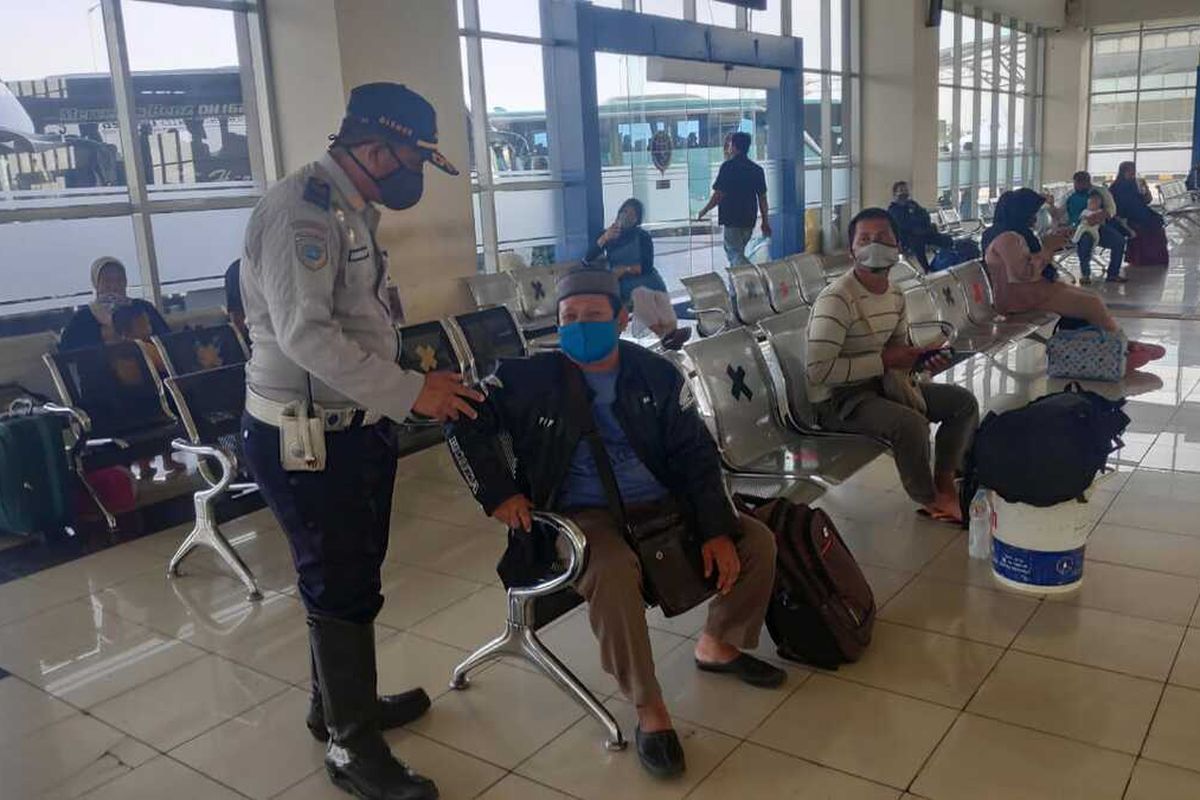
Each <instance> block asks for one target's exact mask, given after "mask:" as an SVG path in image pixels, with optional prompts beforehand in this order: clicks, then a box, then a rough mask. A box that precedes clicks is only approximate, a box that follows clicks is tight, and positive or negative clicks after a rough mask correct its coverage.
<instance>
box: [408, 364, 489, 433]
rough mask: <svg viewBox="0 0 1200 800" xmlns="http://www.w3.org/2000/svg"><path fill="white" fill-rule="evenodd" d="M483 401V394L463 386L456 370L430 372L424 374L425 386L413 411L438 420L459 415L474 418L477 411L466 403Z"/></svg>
mask: <svg viewBox="0 0 1200 800" xmlns="http://www.w3.org/2000/svg"><path fill="white" fill-rule="evenodd" d="M468 400H474V401H475V402H477V403H482V402H483V395H482V394H480V393H479V392H477V391H475V390H474V389H471V388H469V387H467V386H463V382H462V375H459V374H458V373H457V372H430V373H427V374H426V375H425V388H423V389H421V393H420V394H419V395H417V401H416V402H415V403H413V411H416V412H417V413H418V414H423V415H425V416H426V417H432V418H433V419H436V420H437V421H438V422H445V421H446V420H455V419H458V418H459V416H460V415H464V416H466V417H469V418H470V419H475V418H476V417H478V416H479V413H478V412H477V411H476V410H475V409H474V408H473V407H472V406H471V404H470V403H468V402H467V401H468Z"/></svg>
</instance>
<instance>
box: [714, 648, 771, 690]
mask: <svg viewBox="0 0 1200 800" xmlns="http://www.w3.org/2000/svg"><path fill="white" fill-rule="evenodd" d="M696 668H697V669H699V670H701V671H703V672H719V673H723V674H725V675H733V676H735V677H737V678H740V679H741V680H742V681H743V682H745V683H748V684H750V685H751V686H757V687H759V688H761V689H774V688H775V687H777V686H782V685H783V682H784V681H785V680H787V673H786V672H784V671H783V670H782V669H780V668H779V667H777V666H775V665H773V664H768V663H767V662H766V661H763V660H762V659H760V658H755V657H754V656H752V655H750V654H749V653H740V654H738V657H737V658H735V659H733V660H732V661H726V662H725V663H724V664H715V663H712V662H708V661H701V660H700V659H696Z"/></svg>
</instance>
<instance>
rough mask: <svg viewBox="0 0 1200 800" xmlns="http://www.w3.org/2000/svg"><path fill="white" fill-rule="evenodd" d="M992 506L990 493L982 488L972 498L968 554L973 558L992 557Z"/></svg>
mask: <svg viewBox="0 0 1200 800" xmlns="http://www.w3.org/2000/svg"><path fill="white" fill-rule="evenodd" d="M991 506H992V504H991V503H990V502H989V501H988V491H987V489H984V488H982V487H980V488H979V489H978V490H977V491H976V492H975V496H974V497H973V498H971V525H970V538H969V539H968V540H967V552H968V553H969V554H970V556H971V558H991V557H992V508H991Z"/></svg>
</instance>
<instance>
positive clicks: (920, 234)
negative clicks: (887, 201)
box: [887, 181, 954, 272]
mask: <svg viewBox="0 0 1200 800" xmlns="http://www.w3.org/2000/svg"><path fill="white" fill-rule="evenodd" d="M887 213H888V216H890V217H891V218H892V221H893V222H895V223H896V228H897V229H898V230H899V232H900V233H899V236H900V246H901V247H902V248H903V249H904V252H906V253H911V254H912V256H913V257H914V258H916V259H917V261H918V262H920V264H921V269H923V270H925V271H926V272H929V256H928V255H927V254H926V252H925V251H926V249H927V248H929V246H930V245H932V246H934V247H936V248H938V249H939V250H940V249H941V248H943V247H950V246H951V245H953V244H954V239H952V238H951V237H949V236H947V235H946V234H944V233H939V232H938V229H937V227H936V226H935V225H934V224H933V220H932V219H930V217H929V212H928V211H926V210H925V209H924V208H922V207H921V204H920V203H918V202H917V201H916V200H913V199H912V196H911V195H910V194H909V190H908V182H907V181H896V182H895V183H894V184H892V204H891V205H890V206H888V210H887Z"/></svg>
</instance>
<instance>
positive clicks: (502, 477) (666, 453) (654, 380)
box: [446, 341, 738, 541]
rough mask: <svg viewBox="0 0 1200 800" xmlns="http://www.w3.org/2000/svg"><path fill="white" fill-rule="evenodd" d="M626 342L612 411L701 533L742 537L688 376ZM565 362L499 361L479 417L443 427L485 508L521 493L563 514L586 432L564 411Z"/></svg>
mask: <svg viewBox="0 0 1200 800" xmlns="http://www.w3.org/2000/svg"><path fill="white" fill-rule="evenodd" d="M620 348H621V359H620V371H619V373H618V375H617V400H616V403H615V404H614V409H613V410H614V413H615V414H616V417H617V421H618V422H619V423H620V424H621V428H622V429H623V430H624V432H625V435H626V436H627V437H628V439H629V444H630V445H631V446H632V447H633V449H634V452H636V453H637V456H638V458H639V459H640V460H641V462H642V463H643V464H645V465H646V467H647V468H648V469H649V470H650V472H651V473H652V474H653V475H654V477H655V478H656V479H657V480H658V481H659V483H661V484H662V485H663V486H665V487H667V489H668V490H669V491H670V492H671V495H672V496H673V497H674V498H675V499H676V500H677V501H678V502H679V503H680V505H681V506H682V507H683V508H684V509H685V512H686V513H687V515H688V517H689V519H690V522H691V523H692V526H693V530H695V531H696V533H697V534H698V535H699V537H700V538H701V539H703V540H705V541H707V540H708V539H712V538H714V537H717V536H731V537H734V538H735V539H736V538H737V535H738V525H737V517H736V514H735V512H734V509H733V504H732V503H731V502H730V499H729V495H728V492H727V491H726V488H725V482H724V478H723V476H722V472H721V459H720V455H719V454H718V452H717V446H716V443H715V442H714V441H713V439H712V436H711V435H710V434H709V432H708V428H707V427H705V425H704V421H703V420H702V419H701V418H700V415H699V413H698V412H697V411H696V406H695V401H694V399H693V397H692V394H691V391H690V389H689V388H688V387H687V386H686V384H685V381H684V378H683V375H682V374H680V372H679V370H678V369H676V367H675V365H674V364H672V363H671V362H670V361H668V360H666V359H665V358H663V357H662V356H659V355H656V354H654V353H651V352H650V351H649V350H646V349H645V348H643V347H640V346H638V345H636V344H633V343H632V342H625V341H622V342H621V343H620ZM569 364H570V362H569V361H568V359H567V357H566V356H564V355H563V354H562V353H561V352H549V353H541V354H538V355H535V356H533V357H531V358H522V359H507V360H503V361H501V362H500V366H499V368H498V369H497V371H496V378H497V380H496V385H494V386H491V387H490V388H489V390H488V397H487V400H486V401H485V402H484V403H483V404H482V405H480V406H479V418H478V419H474V420H472V419H467V418H465V417H464V418H462V419H460V420H458V421H457V422H451V423H447V425H446V441H447V443H448V444H449V446H450V453H451V456H452V457H453V458H454V461H455V464H456V465H457V466H458V470H459V472H460V473H461V474H462V476H463V479H464V480H465V481H466V483H467V486H468V488H470V490H471V492H472V494H474V495H475V499H476V500H478V501H479V504H480V505H481V506H483V510H484V511H485V512H486V513H488V514H491V513H492V512H493V511H495V509H496V507H497V506H499V505H500V504H501V503H503V502H504V501H505V500H507V499H508V498H510V497H512V496H513V495H516V494H524V495H525V496H526V497H528V498H529V499H530V500H531V501H532V502H533V505H534V507H535V508H538V509H543V510H561V509H559V508H558V506H557V505H556V504H557V502H558V497H559V491H560V489H561V487H562V484H563V481H564V479H565V478H566V475H567V471H568V469H569V467H570V464H571V457H572V455H573V454H574V453H575V449H576V447H578V446H579V443H580V440H581V438H582V431H581V429H580V425H579V424H578V423H577V422H576V421H575V420H573V419H572V418H571V415H570V414H569V413H568V409H569V408H570V405H569V399H568V395H567V389H566V380H565V373H564V370H565V369H566V368H567V367H568V365H569ZM503 434H507V436H508V437H510V438H511V441H512V454H513V455H514V456H515V458H516V463H515V465H513V464H512V463H511V462H510V460H509V459H508V457H507V456H506V454H505V452H504V450H503V448H502V447H501V445H500V438H501V436H502V435H503Z"/></svg>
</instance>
